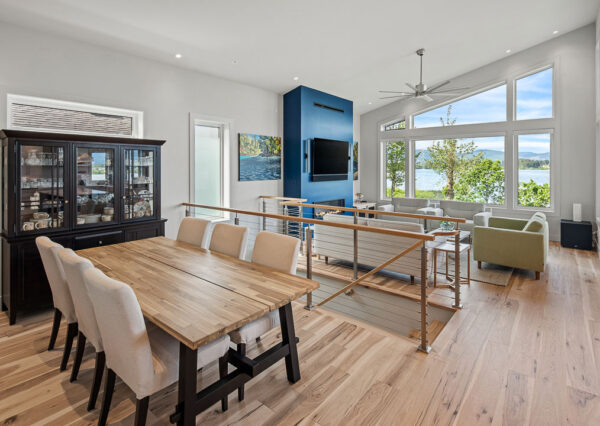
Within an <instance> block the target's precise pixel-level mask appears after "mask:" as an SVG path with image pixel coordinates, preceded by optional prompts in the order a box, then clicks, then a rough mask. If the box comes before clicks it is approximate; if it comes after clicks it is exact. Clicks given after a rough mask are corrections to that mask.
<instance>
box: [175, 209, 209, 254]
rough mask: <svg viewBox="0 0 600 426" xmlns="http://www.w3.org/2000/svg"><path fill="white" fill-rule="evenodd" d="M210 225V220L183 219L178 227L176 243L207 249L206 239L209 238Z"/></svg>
mask: <svg viewBox="0 0 600 426" xmlns="http://www.w3.org/2000/svg"><path fill="white" fill-rule="evenodd" d="M210 225H211V222H210V220H204V219H200V218H198V217H184V218H183V220H182V221H181V224H180V225H179V231H178V232H177V241H182V242H184V243H188V244H194V245H196V246H198V247H202V248H207V246H208V238H209V236H210Z"/></svg>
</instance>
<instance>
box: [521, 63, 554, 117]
mask: <svg viewBox="0 0 600 426" xmlns="http://www.w3.org/2000/svg"><path fill="white" fill-rule="evenodd" d="M515 85H516V90H515V92H516V98H517V101H516V118H517V120H531V119H535V118H550V117H552V68H548V69H546V70H544V71H540V72H537V73H535V74H531V75H528V76H527V77H523V78H520V79H518V80H516V82H515Z"/></svg>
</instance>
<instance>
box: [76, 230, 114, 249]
mask: <svg viewBox="0 0 600 426" xmlns="http://www.w3.org/2000/svg"><path fill="white" fill-rule="evenodd" d="M122 241H123V231H112V232H103V233H101V234H92V235H80V236H77V237H75V239H74V241H73V246H74V247H73V250H81V249H86V248H92V247H98V246H106V245H109V244H116V243H120V242H122Z"/></svg>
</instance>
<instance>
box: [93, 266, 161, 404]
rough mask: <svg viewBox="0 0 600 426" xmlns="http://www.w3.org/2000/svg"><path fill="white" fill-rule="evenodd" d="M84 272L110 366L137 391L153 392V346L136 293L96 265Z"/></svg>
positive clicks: (137, 392) (141, 392)
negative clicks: (105, 273) (108, 275)
mask: <svg viewBox="0 0 600 426" xmlns="http://www.w3.org/2000/svg"><path fill="white" fill-rule="evenodd" d="M83 276H84V280H85V284H86V287H87V290H88V293H89V295H90V299H91V300H93V301H94V312H95V315H96V320H97V322H98V329H99V330H100V335H101V336H102V343H103V345H104V352H105V354H106V364H107V366H108V368H110V369H111V370H113V371H114V372H115V373H116V374H117V375H118V376H119V377H120V378H121V379H122V380H123V381H124V382H125V383H127V385H128V386H129V387H130V388H131V390H133V391H134V392H135V393H136V395H140V394H142V395H144V394H145V395H150V394H151V393H152V390H153V383H154V364H153V361H152V349H151V347H150V340H149V338H148V332H147V330H146V324H145V323H144V317H143V315H142V310H141V308H140V305H139V303H138V301H137V298H136V296H135V293H134V292H133V290H132V289H131V287H129V286H128V285H127V284H125V283H122V282H120V281H116V280H113V279H111V278H109V277H107V276H106V275H104V274H103V273H102V271H100V270H99V269H96V268H91V269H87V270H86V271H84V273H83Z"/></svg>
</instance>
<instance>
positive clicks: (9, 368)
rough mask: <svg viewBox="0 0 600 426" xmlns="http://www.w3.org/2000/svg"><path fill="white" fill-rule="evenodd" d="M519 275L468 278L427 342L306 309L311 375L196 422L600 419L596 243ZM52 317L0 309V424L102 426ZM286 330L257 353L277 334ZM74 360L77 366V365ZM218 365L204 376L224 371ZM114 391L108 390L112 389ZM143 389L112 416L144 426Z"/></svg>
mask: <svg viewBox="0 0 600 426" xmlns="http://www.w3.org/2000/svg"><path fill="white" fill-rule="evenodd" d="M533 278H534V277H533V273H531V272H528V271H515V273H514V275H513V277H512V278H511V281H510V283H509V285H508V287H497V286H492V285H486V284H480V283H475V282H474V283H472V284H471V286H470V288H469V287H467V286H463V289H464V292H463V293H464V303H465V308H464V309H463V310H460V311H458V312H456V313H455V314H454V316H453V317H452V319H451V320H450V321H449V322H448V324H447V325H446V326H445V327H444V329H443V330H441V332H440V334H439V336H438V338H437V339H436V340H435V342H434V343H433V352H432V353H431V354H429V355H424V354H421V353H418V352H416V343H415V342H414V341H412V340H410V339H408V338H403V337H399V336H396V335H392V334H389V333H387V332H385V331H382V330H380V329H377V328H375V327H373V326H370V325H367V324H365V323H361V322H360V321H357V320H354V319H351V318H347V317H344V316H341V315H338V314H335V313H332V312H330V311H327V310H326V309H320V310H316V311H312V312H308V311H305V310H303V309H302V307H301V306H300V305H299V304H296V306H295V311H294V312H295V322H296V330H297V334H298V336H299V338H300V344H299V347H298V349H299V354H300V362H301V364H300V368H301V374H302V380H300V381H299V382H298V383H296V384H295V385H293V386H290V385H289V384H288V382H287V380H286V373H285V368H284V366H283V363H280V364H278V365H275V366H273V367H272V368H270V369H269V370H267V371H266V372H264V373H263V374H262V375H260V376H258V377H257V378H255V379H254V380H252V381H251V382H249V383H248V385H247V386H246V400H245V401H244V402H243V403H240V402H238V401H237V395H234V394H232V395H231V396H230V402H229V411H227V412H226V413H222V412H221V411H220V406H219V405H215V406H214V407H212V408H211V409H209V410H208V411H206V412H204V413H202V414H201V415H200V416H198V418H197V423H198V424H207V425H233V424H236V425H238V424H248V425H261V424H263V425H273V424H286V425H287V424H300V425H323V426H324V425H336V424H344V425H346V424H381V425H390V424H394V425H404V424H406V425H414V424H419V425H450V424H452V425H477V424H492V425H501V424H502V425H521V424H531V425H555V424H556V425H599V424H600V260H599V259H598V256H597V254H596V253H590V252H584V251H575V250H568V249H564V248H561V247H559V246H557V245H554V244H553V245H552V246H551V248H550V254H549V265H548V270H547V272H546V273H544V274H542V279H541V280H540V281H535V280H534V279H533ZM50 326H51V315H50V313H49V312H48V313H43V314H38V315H35V316H31V317H28V318H24V319H22V320H20V321H19V323H18V324H17V325H15V326H12V327H9V326H8V319H7V318H6V316H5V315H0V424H2V425H9V424H10V425H37V424H51V425H91V424H95V423H96V421H97V418H98V409H96V410H94V411H92V412H89V413H88V412H87V411H86V404H87V398H88V390H89V386H90V383H91V380H92V373H93V370H92V368H93V358H92V357H93V353H92V349H91V347H89V348H88V349H87V351H86V353H85V358H84V363H83V366H82V369H81V373H80V378H79V380H78V381H77V382H75V383H69V374H70V371H66V372H63V373H60V372H59V364H60V357H61V353H62V352H61V350H62V345H63V343H64V336H65V328H66V327H65V326H64V325H63V327H62V328H61V332H60V333H59V338H58V341H57V344H56V347H57V349H56V350H54V351H50V352H48V351H46V346H47V343H48V336H49V333H50ZM277 337H278V336H277V333H276V332H273V333H271V334H269V335H267V336H266V337H264V338H263V340H262V341H261V342H260V343H258V345H251V346H250V347H249V355H250V356H254V355H255V354H256V353H257V352H258V351H259V350H263V349H264V348H265V347H268V346H270V345H271V344H273V343H274V342H275V341H276V339H277ZM71 363H72V358H71V362H70V363H69V368H70V366H71ZM217 376H218V371H217V366H216V365H211V366H209V367H208V368H205V369H204V370H203V371H202V373H201V374H199V375H198V386H199V388H201V387H203V386H206V385H207V384H208V383H211V382H212V381H214V380H215V379H216V378H217ZM101 396H102V394H101ZM134 398H135V397H134V395H133V394H132V393H131V391H130V390H129V389H128V388H127V387H126V386H125V385H124V384H123V383H120V382H118V384H117V387H116V390H115V395H114V398H113V404H112V408H111V412H110V417H109V423H110V424H119V425H128V424H132V423H133V412H134V410H135V406H134V401H135V399H134ZM175 401H176V386H171V387H169V388H168V389H166V390H163V391H162V392H160V393H158V394H156V395H153V396H152V397H151V398H150V413H149V421H148V424H160V425H162V424H165V425H166V424H168V416H169V414H170V413H171V412H172V411H173V406H174V404H175Z"/></svg>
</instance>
